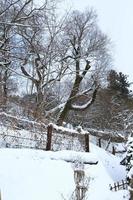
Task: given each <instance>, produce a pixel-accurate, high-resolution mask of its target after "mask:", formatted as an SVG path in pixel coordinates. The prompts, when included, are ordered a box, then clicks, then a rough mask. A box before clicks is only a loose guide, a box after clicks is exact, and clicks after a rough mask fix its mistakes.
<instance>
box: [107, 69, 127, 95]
mask: <svg viewBox="0 0 133 200" xmlns="http://www.w3.org/2000/svg"><path fill="white" fill-rule="evenodd" d="M127 78H128V77H127V75H125V74H123V73H122V72H119V73H117V72H116V71H115V70H110V71H109V74H108V77H107V80H108V88H109V89H112V90H117V91H119V92H120V94H122V95H128V94H129V93H130V90H129V86H130V84H129V82H128V81H127Z"/></svg>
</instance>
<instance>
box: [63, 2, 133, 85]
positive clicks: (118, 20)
mask: <svg viewBox="0 0 133 200" xmlns="http://www.w3.org/2000/svg"><path fill="white" fill-rule="evenodd" d="M63 4H64V7H67V8H72V9H78V10H83V9H84V8H86V7H93V8H94V9H95V10H96V11H97V14H98V19H99V26H100V28H101V29H102V31H103V32H104V33H106V34H107V35H108V36H109V38H111V40H112V43H113V52H114V59H115V60H114V69H116V70H117V71H122V72H123V73H124V74H127V75H129V80H130V82H133V0H65V2H64V3H63Z"/></svg>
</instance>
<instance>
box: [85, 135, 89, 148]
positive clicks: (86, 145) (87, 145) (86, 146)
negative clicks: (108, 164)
mask: <svg viewBox="0 0 133 200" xmlns="http://www.w3.org/2000/svg"><path fill="white" fill-rule="evenodd" d="M85 151H86V152H90V145H89V134H88V133H86V134H85Z"/></svg>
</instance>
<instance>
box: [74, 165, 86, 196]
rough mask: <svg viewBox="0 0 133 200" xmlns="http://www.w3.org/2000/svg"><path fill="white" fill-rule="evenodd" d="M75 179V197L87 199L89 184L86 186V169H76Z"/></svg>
mask: <svg viewBox="0 0 133 200" xmlns="http://www.w3.org/2000/svg"><path fill="white" fill-rule="evenodd" d="M74 180H75V184H76V189H75V199H76V200H85V194H86V191H87V186H85V183H84V182H85V172H84V170H80V169H76V170H75V171H74Z"/></svg>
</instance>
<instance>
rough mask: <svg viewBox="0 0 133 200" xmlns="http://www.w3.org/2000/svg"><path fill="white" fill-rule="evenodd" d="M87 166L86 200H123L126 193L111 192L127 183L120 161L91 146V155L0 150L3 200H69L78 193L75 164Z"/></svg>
mask: <svg viewBox="0 0 133 200" xmlns="http://www.w3.org/2000/svg"><path fill="white" fill-rule="evenodd" d="M70 160H71V161H73V162H74V161H75V162H82V163H83V162H85V161H88V162H91V161H92V162H96V161H98V164H96V165H89V164H85V165H84V169H85V176H86V178H87V180H88V191H87V200H112V199H113V200H124V199H129V198H128V192H127V190H120V191H118V192H112V191H110V190H109V184H112V183H113V182H116V181H120V180H121V179H125V168H124V167H123V166H120V165H119V162H120V160H119V158H117V157H115V156H113V155H111V154H109V153H107V152H105V151H104V150H103V149H100V148H98V147H96V146H95V145H93V144H91V153H83V152H82V153H81V152H75V151H58V152H46V151H41V150H28V149H4V148H3V149H1V150H0V163H1V164H0V190H1V196H2V200H45V199H47V200H63V199H66V200H69V199H71V195H72V193H73V191H74V190H75V182H74V167H75V165H74V163H72V162H66V161H70Z"/></svg>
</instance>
